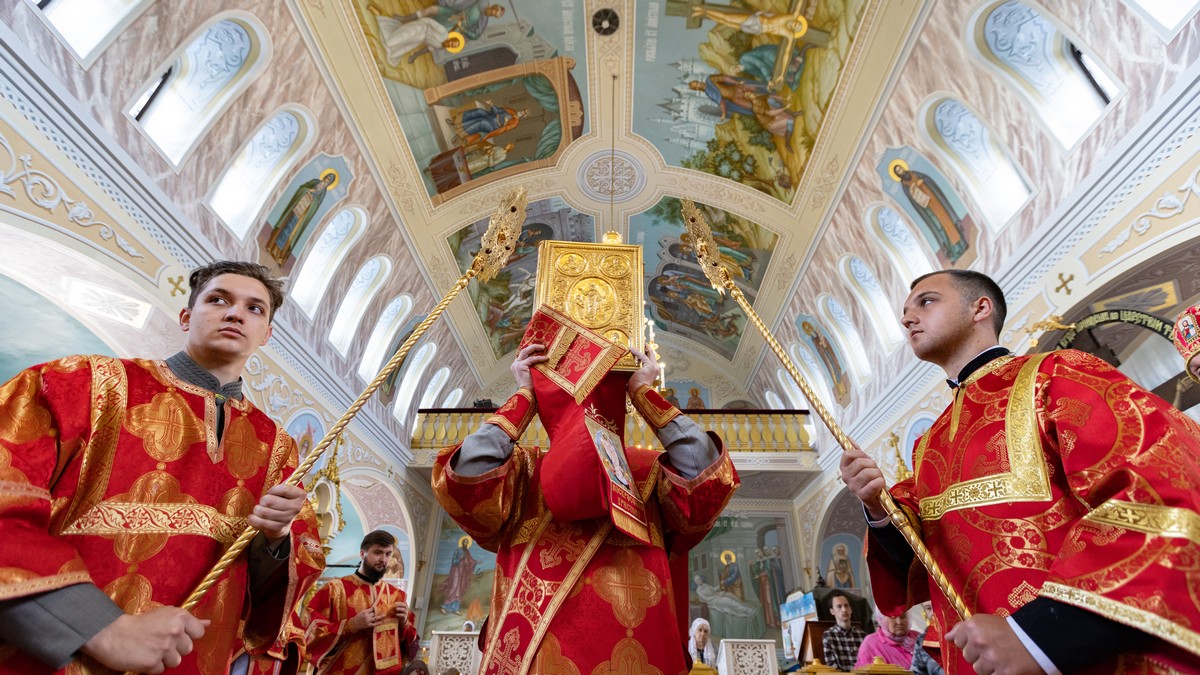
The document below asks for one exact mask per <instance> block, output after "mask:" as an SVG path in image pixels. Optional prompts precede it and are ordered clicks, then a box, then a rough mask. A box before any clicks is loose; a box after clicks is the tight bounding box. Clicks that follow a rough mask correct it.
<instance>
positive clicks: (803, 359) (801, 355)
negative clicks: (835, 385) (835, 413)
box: [792, 343, 837, 408]
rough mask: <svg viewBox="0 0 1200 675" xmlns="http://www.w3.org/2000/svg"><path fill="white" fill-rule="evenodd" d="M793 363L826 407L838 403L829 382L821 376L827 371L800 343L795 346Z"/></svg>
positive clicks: (793, 348)
mask: <svg viewBox="0 0 1200 675" xmlns="http://www.w3.org/2000/svg"><path fill="white" fill-rule="evenodd" d="M792 362H793V363H794V364H795V365H796V368H797V369H798V370H799V371H800V374H801V375H803V376H804V379H806V380H808V386H809V387H812V390H813V391H814V392H815V393H816V394H817V398H819V399H820V400H821V403H822V404H823V405H825V407H827V408H828V407H831V406H833V405H834V404H835V403H837V400H836V399H834V398H833V391H832V390H831V389H830V388H829V380H827V379H826V377H825V376H822V375H821V373H823V372H825V369H824V368H822V367H821V366H820V364H818V363H817V358H816V357H815V356H813V354H812V352H810V351H809V350H808V348H807V347H805V346H804V345H802V344H800V343H796V344H793V345H792Z"/></svg>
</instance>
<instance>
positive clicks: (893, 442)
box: [887, 431, 913, 480]
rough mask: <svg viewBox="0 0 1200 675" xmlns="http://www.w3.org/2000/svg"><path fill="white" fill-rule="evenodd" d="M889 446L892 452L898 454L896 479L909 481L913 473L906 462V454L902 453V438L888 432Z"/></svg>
mask: <svg viewBox="0 0 1200 675" xmlns="http://www.w3.org/2000/svg"><path fill="white" fill-rule="evenodd" d="M887 444H888V447H889V448H891V449H892V452H894V453H896V478H899V479H900V480H908V479H909V478H910V477H911V476H912V475H913V473H912V471H909V469H908V463H907V462H905V461H904V453H902V452H900V437H899V436H897V435H896V432H894V431H891V432H888V435H887Z"/></svg>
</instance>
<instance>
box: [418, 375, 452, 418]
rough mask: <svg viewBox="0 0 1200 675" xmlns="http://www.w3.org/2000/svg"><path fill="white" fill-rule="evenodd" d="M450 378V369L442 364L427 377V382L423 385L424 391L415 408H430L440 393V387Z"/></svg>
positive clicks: (444, 385) (442, 387)
mask: <svg viewBox="0 0 1200 675" xmlns="http://www.w3.org/2000/svg"><path fill="white" fill-rule="evenodd" d="M449 379H450V369H449V368H446V367H445V366H442V367H441V368H438V371H437V372H436V373H434V374H433V377H431V378H429V384H427V385H425V393H424V394H421V402H420V403H418V404H417V410H420V409H421V408H432V407H433V404H434V403H436V402H437V397H438V396H439V395H441V393H442V389H444V388H445V387H446V382H447V381H448V380H449Z"/></svg>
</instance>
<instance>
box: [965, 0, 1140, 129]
mask: <svg viewBox="0 0 1200 675" xmlns="http://www.w3.org/2000/svg"><path fill="white" fill-rule="evenodd" d="M967 25H968V30H969V31H970V33H969V39H968V40H967V42H968V44H969V46H970V48H971V50H972V51H973V52H974V54H975V56H976V58H978V59H979V61H980V62H981V63H982V64H983V65H984V66H985V67H986V68H987V69H988V70H990V71H992V72H993V73H996V74H998V75H999V76H1000V79H1002V80H1003V81H1005V82H1007V83H1008V85H1009V86H1011V87H1012V88H1013V89H1014V90H1015V91H1016V92H1017V93H1019V94H1020V95H1021V96H1022V97H1024V98H1025V100H1026V101H1028V102H1029V105H1030V107H1031V108H1032V109H1033V110H1034V112H1035V113H1037V114H1036V115H1034V118H1035V119H1037V120H1038V122H1039V123H1040V124H1042V125H1044V126H1045V127H1046V129H1047V130H1048V131H1049V132H1050V136H1051V138H1053V139H1054V141H1055V142H1056V143H1058V145H1059V147H1061V148H1062V149H1063V150H1066V151H1070V150H1071V149H1073V148H1074V147H1075V146H1076V145H1077V144H1078V143H1079V141H1081V140H1082V139H1083V137H1084V136H1085V135H1087V132H1088V130H1089V129H1091V127H1092V126H1093V125H1094V124H1095V123H1096V122H1097V121H1099V119H1100V117H1101V116H1102V115H1103V114H1104V111H1105V110H1106V109H1107V108H1108V102H1107V101H1105V100H1104V98H1103V97H1102V95H1101V94H1100V93H1099V92H1098V91H1097V85H1099V86H1101V87H1103V88H1111V89H1113V90H1114V93H1116V89H1117V85H1115V84H1113V83H1112V81H1111V77H1110V76H1109V74H1108V73H1107V72H1106V71H1105V70H1104V69H1103V68H1101V67H1100V65H1099V64H1098V62H1096V61H1095V59H1093V58H1091V57H1090V56H1089V55H1088V53H1087V52H1088V50H1087V49H1086V48H1085V47H1083V46H1082V45H1080V44H1079V42H1078V41H1077V40H1072V39H1070V38H1068V36H1067V35H1066V34H1065V32H1064V31H1063V30H1062V28H1061V27H1060V26H1059V25H1058V24H1057V23H1056V22H1055V21H1054V20H1053V19H1052V18H1050V17H1049V16H1048V15H1046V14H1045V13H1043V12H1042V11H1039V9H1037V8H1034V7H1033V6H1031V5H1029V4H1027V3H1025V2H1021V1H1020V0H1004V1H1003V2H993V3H990V4H986V5H984V6H983V7H981V8H980V9H979V10H978V11H976V13H975V15H974V18H973V20H970V21H968V23H967ZM1072 47H1074V48H1075V49H1077V50H1079V53H1080V54H1082V56H1083V64H1081V63H1080V62H1078V61H1077V60H1076V58H1075V56H1074V55H1073V54H1072ZM1092 78H1095V80H1096V85H1093V83H1092Z"/></svg>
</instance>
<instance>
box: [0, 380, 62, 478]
mask: <svg viewBox="0 0 1200 675" xmlns="http://www.w3.org/2000/svg"><path fill="white" fill-rule="evenodd" d="M39 379H40V378H39V377H38V375H37V373H35V372H33V371H29V370H25V371H22V372H21V373H19V374H18V375H17V376H16V377H14V378H13V379H11V380H9V381H8V383H7V384H5V385H4V386H3V387H0V400H4V401H8V408H9V409H10V410H11V411H12V413H13V414H12V415H10V416H5V417H0V439H2V440H4V441H7V442H9V443H12V444H13V445H22V444H25V443H28V442H30V441H32V440H35V439H38V438H43V437H45V436H46V435H47V434H48V433H50V424H51V420H50V411H49V410H46V408H45V407H43V406H42V405H41V404H40V403H38V381H39ZM0 466H8V463H7V462H6V463H4V464H0Z"/></svg>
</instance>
